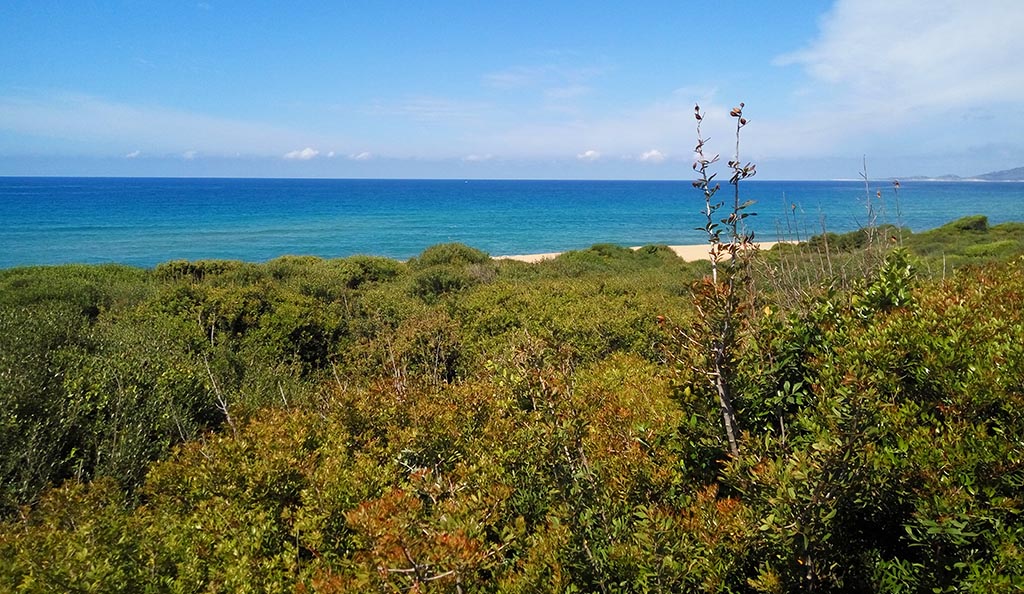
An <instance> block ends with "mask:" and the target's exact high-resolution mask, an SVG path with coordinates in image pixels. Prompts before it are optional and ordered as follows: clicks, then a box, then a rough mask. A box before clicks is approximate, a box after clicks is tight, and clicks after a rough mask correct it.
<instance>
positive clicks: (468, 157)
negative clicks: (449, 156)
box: [462, 154, 494, 163]
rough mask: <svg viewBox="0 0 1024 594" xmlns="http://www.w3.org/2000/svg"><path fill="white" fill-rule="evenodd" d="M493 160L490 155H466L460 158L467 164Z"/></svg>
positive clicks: (492, 156)
mask: <svg viewBox="0 0 1024 594" xmlns="http://www.w3.org/2000/svg"><path fill="white" fill-rule="evenodd" d="M493 158H494V155H492V154H486V155H466V156H465V157H463V158H462V160H463V161H467V162H469V163H479V162H480V161H490V160H491V159H493Z"/></svg>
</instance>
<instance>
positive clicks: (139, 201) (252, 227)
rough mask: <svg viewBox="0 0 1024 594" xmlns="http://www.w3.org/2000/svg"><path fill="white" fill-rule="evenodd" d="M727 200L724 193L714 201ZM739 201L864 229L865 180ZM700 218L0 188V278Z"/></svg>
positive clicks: (669, 200)
mask: <svg viewBox="0 0 1024 594" xmlns="http://www.w3.org/2000/svg"><path fill="white" fill-rule="evenodd" d="M877 191H881V192H882V198H881V200H879V199H878V198H877V197H876V192H877ZM730 192H731V188H730V187H728V186H725V187H723V188H722V191H721V193H720V194H719V197H720V198H721V199H723V200H729V199H731V194H730ZM741 192H742V199H743V200H746V199H753V200H756V201H757V203H756V204H755V206H754V207H753V210H754V211H755V212H757V213H758V216H757V217H754V218H752V219H749V220H750V226H751V227H752V228H753V229H754V231H755V232H756V233H757V236H758V238H760V239H762V240H766V241H771V240H775V239H779V238H793V239H795V238H799V237H806V236H807V235H808V234H813V233H818V232H820V231H821V229H822V227H823V225H824V227H825V228H827V229H828V230H829V231H836V232H842V231H848V230H852V229H855V228H857V227H859V226H862V225H863V224H864V223H865V222H866V221H867V204H866V192H865V188H864V184H863V182H857V181H849V182H846V181H763V180H751V181H749V182H746V183H745V185H744V186H742V187H741ZM867 194H869V195H870V196H871V200H872V202H873V203H874V206H875V208H877V209H878V210H879V211H880V214H879V216H878V218H877V221H878V222H890V223H897V222H899V223H901V224H903V225H905V226H907V227H910V228H911V229H913V230H914V231H920V230H925V229H930V228H933V227H937V226H939V225H942V224H944V223H946V222H949V221H950V220H953V219H955V218H958V217H961V216H965V215H969V214H984V215H987V216H988V217H989V219H990V221H991V222H992V223H999V222H1004V221H1010V220H1013V221H1024V183H998V182H988V183H986V182H904V183H903V184H902V187H901V188H900V190H899V193H898V195H897V194H896V193H894V191H893V188H892V184H891V183H890V182H887V181H879V182H872V183H871V184H870V190H869V192H868V193H867ZM897 204H898V207H899V208H898V209H897ZM702 207H703V198H702V195H701V194H700V193H699V192H698V191H697V190H695V189H694V188H693V187H692V185H691V183H690V182H689V181H688V180H681V181H672V182H665V181H509V180H468V181H467V180H333V179H213V178H202V179H178V178H159V179H149V178H56V177H38V178H35V177H34V178H25V177H20V178H19V177H0V268H8V267H13V266H23V265H36V264H61V263H69V262H82V263H100V262H118V263H124V264H131V265H136V266H146V267H148V266H153V265H155V264H157V263H159V262H163V261H167V260H172V259H182V258H184V259H189V260H197V259H207V258H218V259H238V260H247V261H265V260H269V259H272V258H275V257H278V256H281V255H285V254H295V255H298V254H311V255H316V256H322V257H342V256H349V255H354V254H373V255H381V256H388V257H392V258H398V259H405V258H409V257H411V256H415V255H417V254H418V253H420V252H421V251H422V250H423V249H424V248H426V247H428V246H430V245H433V244H437V243H443V242H451V241H458V242H462V243H465V244H468V245H471V246H473V247H476V248H479V249H482V250H484V251H486V252H488V253H490V254H491V255H507V254H527V253H540V252H556V251H565V250H571V249H579V248H585V247H588V246H590V245H593V244H595V243H616V244H620V245H643V244H649V243H663V244H691V243H701V242H702V241H703V237H702V235H701V233H700V232H698V231H696V230H695V228H696V227H698V226H701V225H702V224H703V223H702V214H701V211H702ZM897 211H898V212H897ZM787 215H788V216H787Z"/></svg>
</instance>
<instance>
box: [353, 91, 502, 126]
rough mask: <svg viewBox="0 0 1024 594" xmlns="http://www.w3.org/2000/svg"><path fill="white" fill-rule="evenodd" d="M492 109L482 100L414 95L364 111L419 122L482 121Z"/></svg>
mask: <svg viewBox="0 0 1024 594" xmlns="http://www.w3.org/2000/svg"><path fill="white" fill-rule="evenodd" d="M490 110H491V106H490V105H489V104H488V103H485V102H482V101H463V100H458V99H449V98H444V97H412V98H407V99H405V100H403V101H398V102H393V103H382V102H378V103H375V104H373V105H371V106H370V107H368V108H366V109H365V110H364V111H365V112H366V113H369V114H370V115H382V116H387V117H399V118H406V119H410V120H413V121H416V122H419V123H439V124H443V123H455V122H466V121H481V120H483V119H484V118H485V115H486V114H487V113H488V112H489V111H490Z"/></svg>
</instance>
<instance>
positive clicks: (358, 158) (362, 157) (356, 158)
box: [348, 151, 373, 161]
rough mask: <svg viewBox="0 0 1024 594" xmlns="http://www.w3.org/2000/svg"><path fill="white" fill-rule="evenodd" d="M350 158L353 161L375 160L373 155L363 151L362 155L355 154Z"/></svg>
mask: <svg viewBox="0 0 1024 594" xmlns="http://www.w3.org/2000/svg"><path fill="white" fill-rule="evenodd" d="M348 158H349V159H351V160H353V161H369V160H370V159H372V158H373V153H371V152H369V151H363V152H361V153H353V154H351V155H349V156H348Z"/></svg>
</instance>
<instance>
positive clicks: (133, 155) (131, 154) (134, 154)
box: [124, 150, 142, 159]
mask: <svg viewBox="0 0 1024 594" xmlns="http://www.w3.org/2000/svg"><path fill="white" fill-rule="evenodd" d="M141 154H142V151H139V150H135V151H132V152H130V153H128V154H126V155H125V156H124V158H125V159H134V158H136V157H138V156H139V155H141Z"/></svg>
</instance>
